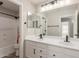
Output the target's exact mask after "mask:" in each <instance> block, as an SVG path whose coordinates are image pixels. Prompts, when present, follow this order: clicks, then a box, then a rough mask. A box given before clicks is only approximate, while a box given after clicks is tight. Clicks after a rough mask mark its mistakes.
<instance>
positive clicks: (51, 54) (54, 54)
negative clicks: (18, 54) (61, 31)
mask: <svg viewBox="0 0 79 59" xmlns="http://www.w3.org/2000/svg"><path fill="white" fill-rule="evenodd" d="M48 39H49V40H48ZM78 42H79V40H72V39H70V42H64V40H63V39H62V38H60V37H54V36H53V37H45V38H43V39H39V38H34V37H30V38H26V39H25V57H29V58H78V57H79V43H78Z"/></svg>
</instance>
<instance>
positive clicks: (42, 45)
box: [27, 41, 48, 49]
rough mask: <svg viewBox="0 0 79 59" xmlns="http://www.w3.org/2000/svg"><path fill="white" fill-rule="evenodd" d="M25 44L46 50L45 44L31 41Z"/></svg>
mask: <svg viewBox="0 0 79 59" xmlns="http://www.w3.org/2000/svg"><path fill="white" fill-rule="evenodd" d="M27 43H29V44H31V45H34V46H37V47H39V48H44V49H45V48H48V46H47V45H45V44H42V43H39V42H33V41H27Z"/></svg>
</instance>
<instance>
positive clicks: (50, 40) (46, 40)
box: [25, 36, 79, 50]
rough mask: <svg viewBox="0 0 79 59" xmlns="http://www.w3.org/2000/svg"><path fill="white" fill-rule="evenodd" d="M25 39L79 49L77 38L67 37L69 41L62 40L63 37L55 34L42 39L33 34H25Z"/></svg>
mask: <svg viewBox="0 0 79 59" xmlns="http://www.w3.org/2000/svg"><path fill="white" fill-rule="evenodd" d="M25 40H29V41H34V42H39V43H43V44H49V45H55V46H59V47H64V48H70V49H75V50H79V39H69V41H70V42H64V39H62V38H61V37H55V36H47V37H44V38H43V39H40V38H39V37H34V36H27V37H26V38H25Z"/></svg>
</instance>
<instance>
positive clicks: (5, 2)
mask: <svg viewBox="0 0 79 59" xmlns="http://www.w3.org/2000/svg"><path fill="white" fill-rule="evenodd" d="M0 1H2V2H3V4H2V5H1V6H3V7H5V8H7V9H10V10H12V11H15V12H18V11H19V5H16V4H14V3H12V2H10V1H8V0H0Z"/></svg>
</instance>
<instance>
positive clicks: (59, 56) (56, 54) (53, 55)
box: [48, 52, 72, 58]
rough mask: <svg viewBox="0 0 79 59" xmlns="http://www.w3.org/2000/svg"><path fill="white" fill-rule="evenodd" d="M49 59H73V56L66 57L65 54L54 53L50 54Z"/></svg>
mask: <svg viewBox="0 0 79 59" xmlns="http://www.w3.org/2000/svg"><path fill="white" fill-rule="evenodd" d="M48 58H72V56H69V55H65V54H63V53H58V52H54V53H52V52H51V54H49V56H48Z"/></svg>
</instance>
